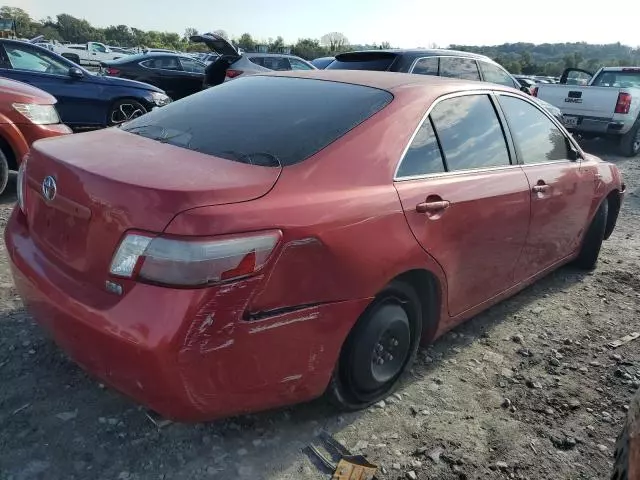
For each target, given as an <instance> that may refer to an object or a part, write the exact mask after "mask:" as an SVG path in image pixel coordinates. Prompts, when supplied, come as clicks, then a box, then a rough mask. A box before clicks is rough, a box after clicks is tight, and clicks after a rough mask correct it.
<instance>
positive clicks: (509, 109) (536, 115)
mask: <svg viewBox="0 0 640 480" xmlns="http://www.w3.org/2000/svg"><path fill="white" fill-rule="evenodd" d="M499 98H500V106H501V107H502V111H503V112H504V115H505V117H506V118H507V123H508V124H509V130H510V132H511V135H512V136H513V139H514V141H515V142H516V145H517V146H518V150H519V154H520V157H521V159H522V161H523V162H524V163H525V164H527V163H541V162H554V161H563V160H568V159H569V150H568V144H567V139H566V137H565V136H564V135H563V134H562V132H561V131H560V129H559V128H558V127H556V126H555V124H554V123H553V122H552V121H551V120H549V118H548V117H547V116H546V115H545V114H544V113H542V112H541V111H540V110H538V109H537V108H536V107H534V106H533V105H531V104H530V103H528V102H526V101H524V100H521V99H519V98H515V97H510V96H507V95H500V97H499Z"/></svg>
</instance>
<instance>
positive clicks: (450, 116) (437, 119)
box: [431, 95, 509, 171]
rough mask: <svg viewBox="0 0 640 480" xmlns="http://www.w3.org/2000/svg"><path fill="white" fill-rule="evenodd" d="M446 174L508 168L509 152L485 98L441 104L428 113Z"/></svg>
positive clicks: (473, 97)
mask: <svg viewBox="0 0 640 480" xmlns="http://www.w3.org/2000/svg"><path fill="white" fill-rule="evenodd" d="M431 119H432V121H433V125H434V127H435V130H436V133H437V134H438V138H439V139H440V144H441V145H442V150H443V152H444V157H445V162H446V165H447V169H448V170H449V171H455V170H467V169H474V168H487V167H498V166H503V165H509V151H508V150H507V144H506V141H505V138H504V133H503V131H502V126H501V125H500V122H499V121H498V117H497V115H496V111H495V109H494V107H493V104H492V103H491V100H490V99H489V97H488V96H487V95H467V96H463V97H454V98H449V99H446V100H443V101H441V102H440V103H438V104H437V105H436V106H435V107H434V108H433V110H432V111H431Z"/></svg>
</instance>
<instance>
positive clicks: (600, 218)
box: [575, 199, 609, 270]
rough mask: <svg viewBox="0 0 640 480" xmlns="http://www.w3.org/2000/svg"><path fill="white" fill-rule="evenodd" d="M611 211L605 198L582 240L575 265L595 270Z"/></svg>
mask: <svg viewBox="0 0 640 480" xmlns="http://www.w3.org/2000/svg"><path fill="white" fill-rule="evenodd" d="M608 213H609V202H608V201H607V200H606V199H605V200H604V201H603V202H602V203H601V204H600V206H599V207H598V211H597V212H596V214H595V216H594V217H593V220H592V221H591V225H589V229H588V230H587V233H586V234H585V236H584V239H583V241H582V247H581V248H580V253H579V254H578V258H576V260H575V265H576V266H577V267H578V268H581V269H583V270H593V269H594V268H595V267H596V264H597V263H598V256H599V255H600V247H602V242H603V241H604V234H605V231H606V228H607V215H608Z"/></svg>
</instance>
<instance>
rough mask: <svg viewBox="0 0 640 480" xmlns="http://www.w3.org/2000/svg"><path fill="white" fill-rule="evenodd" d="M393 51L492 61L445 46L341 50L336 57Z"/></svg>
mask: <svg viewBox="0 0 640 480" xmlns="http://www.w3.org/2000/svg"><path fill="white" fill-rule="evenodd" d="M380 52H383V53H395V54H398V55H410V56H416V57H446V56H449V57H450V56H456V57H468V58H474V59H476V60H485V61H486V60H488V61H490V62H491V63H494V61H493V60H491V58H489V57H487V56H486V55H480V54H479V53H473V52H464V51H462V50H448V49H446V48H414V49H407V48H383V49H372V50H353V51H349V52H342V53H340V54H338V55H336V57H339V56H340V55H342V54H352V53H380Z"/></svg>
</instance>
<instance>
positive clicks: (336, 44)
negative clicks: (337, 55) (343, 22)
mask: <svg viewBox="0 0 640 480" xmlns="http://www.w3.org/2000/svg"><path fill="white" fill-rule="evenodd" d="M320 44H322V45H324V46H325V47H328V48H329V51H330V52H339V51H340V50H342V49H343V48H344V47H346V46H347V45H349V40H348V39H347V37H346V36H345V35H344V34H343V33H340V32H330V33H327V34H325V35H323V36H322V38H321V39H320Z"/></svg>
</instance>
